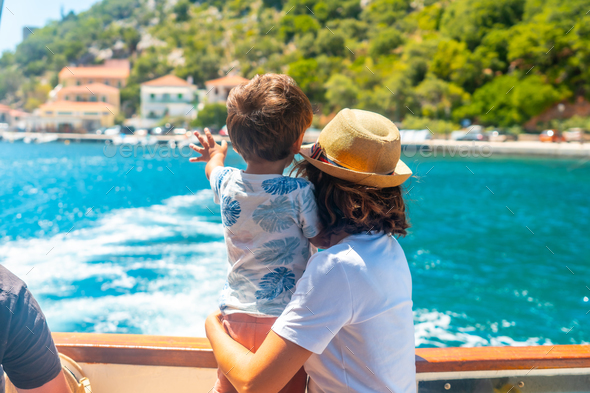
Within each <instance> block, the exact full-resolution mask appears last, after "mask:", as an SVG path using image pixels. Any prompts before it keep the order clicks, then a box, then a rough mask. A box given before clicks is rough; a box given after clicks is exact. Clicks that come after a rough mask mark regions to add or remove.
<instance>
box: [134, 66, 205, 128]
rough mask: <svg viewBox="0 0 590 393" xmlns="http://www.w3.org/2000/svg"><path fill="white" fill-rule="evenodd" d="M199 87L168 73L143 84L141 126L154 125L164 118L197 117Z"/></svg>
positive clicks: (188, 118)
mask: <svg viewBox="0 0 590 393" xmlns="http://www.w3.org/2000/svg"><path fill="white" fill-rule="evenodd" d="M196 92H197V87H196V86H195V85H193V84H192V83H191V82H189V81H186V80H184V79H181V78H179V77H177V76H176V75H166V76H163V77H161V78H157V79H154V80H151V81H147V82H144V83H142V84H141V94H140V99H141V126H142V127H154V126H155V125H157V124H158V123H159V122H161V121H162V119H164V118H166V117H168V118H185V119H187V120H190V119H194V118H195V117H196V114H197V111H196V105H197V104H198V96H197V94H196Z"/></svg>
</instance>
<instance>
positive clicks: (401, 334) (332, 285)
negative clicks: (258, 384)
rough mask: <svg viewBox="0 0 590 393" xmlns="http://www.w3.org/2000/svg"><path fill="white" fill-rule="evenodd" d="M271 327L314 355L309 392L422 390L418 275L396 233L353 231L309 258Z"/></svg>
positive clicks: (307, 367)
mask: <svg viewBox="0 0 590 393" xmlns="http://www.w3.org/2000/svg"><path fill="white" fill-rule="evenodd" d="M272 330H274V331H275V333H277V334H278V335H279V336H281V337H283V338H285V339H287V340H289V341H291V342H293V343H295V344H297V345H299V346H301V347H303V348H305V349H307V350H309V351H311V352H313V354H312V355H311V357H310V358H309V359H308V361H307V362H306V363H305V371H306V372H307V373H308V374H309V377H310V384H309V392H311V393H328V392H334V393H336V392H338V393H341V392H385V393H388V392H393V393H402V392H403V393H414V392H416V368H415V350H414V324H413V317H412V278H411V276H410V270H409V267H408V263H407V261H406V257H405V255H404V252H403V250H402V249H401V247H400V245H399V244H398V242H397V240H396V239H395V238H393V237H391V236H387V235H385V234H375V233H371V234H358V235H351V236H349V237H347V238H345V239H344V240H342V241H341V242H340V243H338V244H337V245H335V246H333V247H331V248H329V249H328V250H326V251H322V252H320V253H317V254H315V255H314V256H313V257H311V259H310V260H309V263H308V265H307V269H306V270H305V273H304V274H303V276H302V277H301V279H300V280H299V281H298V282H297V287H296V290H295V294H294V295H293V297H292V299H291V302H290V303H289V305H288V306H287V308H286V309H285V311H284V312H283V314H282V315H281V316H280V317H279V319H278V320H277V321H276V322H275V324H274V325H273V328H272Z"/></svg>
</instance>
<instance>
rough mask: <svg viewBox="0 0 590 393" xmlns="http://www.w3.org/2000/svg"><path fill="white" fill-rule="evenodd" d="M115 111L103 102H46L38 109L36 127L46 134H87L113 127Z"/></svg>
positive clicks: (114, 108) (111, 106)
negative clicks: (102, 128)
mask: <svg viewBox="0 0 590 393" xmlns="http://www.w3.org/2000/svg"><path fill="white" fill-rule="evenodd" d="M117 109H118V107H115V106H114V105H111V104H108V103H105V102H88V101H87V102H83V101H54V102H48V103H46V104H43V105H41V107H40V108H39V109H38V114H39V118H38V119H37V124H36V126H37V127H38V128H40V129H43V130H46V131H48V132H88V131H92V130H96V129H97V128H100V127H110V126H112V125H114V124H115V114H116V112H115V111H116V110H117Z"/></svg>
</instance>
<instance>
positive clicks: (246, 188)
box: [236, 179, 254, 193]
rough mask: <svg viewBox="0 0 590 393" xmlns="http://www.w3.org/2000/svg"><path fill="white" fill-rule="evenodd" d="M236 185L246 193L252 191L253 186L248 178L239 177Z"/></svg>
mask: <svg viewBox="0 0 590 393" xmlns="http://www.w3.org/2000/svg"><path fill="white" fill-rule="evenodd" d="M236 185H237V186H238V187H240V190H242V192H245V193H248V191H251V192H254V187H253V186H252V184H251V183H250V182H249V181H248V180H244V179H241V180H240V181H238V182H236Z"/></svg>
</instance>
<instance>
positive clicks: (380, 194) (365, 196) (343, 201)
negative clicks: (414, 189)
mask: <svg viewBox="0 0 590 393" xmlns="http://www.w3.org/2000/svg"><path fill="white" fill-rule="evenodd" d="M293 170H294V171H295V172H296V173H297V175H298V176H303V177H305V178H307V179H308V180H309V181H310V182H311V183H312V184H313V185H314V187H315V196H316V201H317V206H318V214H319V218H320V221H321V223H322V225H323V227H324V231H323V233H322V234H323V235H324V236H329V235H332V234H338V233H341V232H345V233H348V234H350V235H354V234H357V233H363V232H370V231H377V232H383V233H386V234H388V235H397V236H400V237H403V236H405V235H406V234H407V232H406V229H407V228H409V227H410V224H409V222H408V219H407V217H406V204H405V202H404V198H403V195H402V191H403V190H402V187H401V186H397V187H389V188H377V187H371V186H364V185H362V184H355V183H351V182H349V181H346V180H342V179H338V178H336V177H334V176H331V175H328V174H327V173H325V172H322V171H321V170H319V169H318V168H316V167H315V166H313V165H312V164H311V163H309V162H308V161H305V160H303V161H300V162H298V163H297V165H296V166H295V167H294V169H293Z"/></svg>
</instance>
